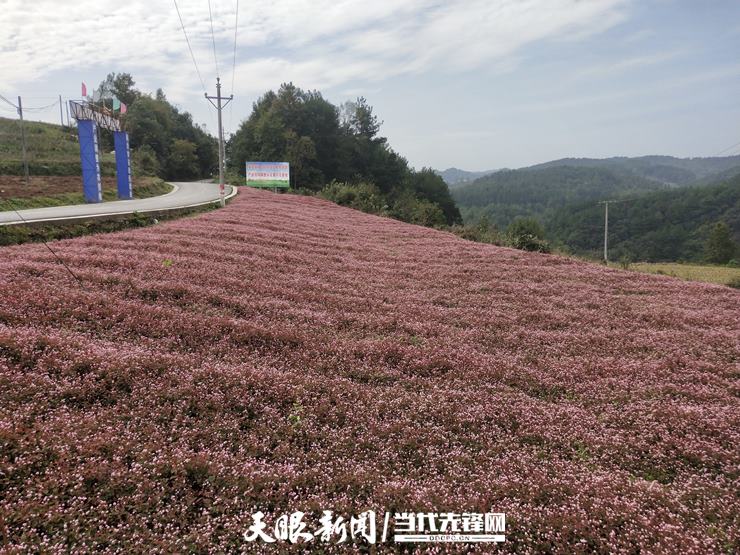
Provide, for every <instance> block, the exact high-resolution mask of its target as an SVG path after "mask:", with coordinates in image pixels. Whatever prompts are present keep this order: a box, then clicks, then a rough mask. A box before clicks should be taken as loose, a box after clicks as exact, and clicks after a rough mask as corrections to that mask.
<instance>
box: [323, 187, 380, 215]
mask: <svg viewBox="0 0 740 555" xmlns="http://www.w3.org/2000/svg"><path fill="white" fill-rule="evenodd" d="M319 196H320V197H322V198H325V199H326V200H330V201H332V202H335V203H337V204H339V205H341V206H348V207H349V208H354V209H356V210H361V211H363V212H369V213H370V214H380V213H382V212H383V208H384V206H385V201H384V199H383V195H382V194H381V192H380V190H379V189H378V188H377V187H376V186H375V185H373V184H371V183H357V184H350V183H340V182H338V181H332V182H331V183H329V185H327V186H326V187H324V188H323V189H322V190H321V192H319Z"/></svg>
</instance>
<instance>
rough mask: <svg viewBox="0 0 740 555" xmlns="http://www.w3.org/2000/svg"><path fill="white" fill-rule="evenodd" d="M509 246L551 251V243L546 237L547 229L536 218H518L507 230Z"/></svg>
mask: <svg viewBox="0 0 740 555" xmlns="http://www.w3.org/2000/svg"><path fill="white" fill-rule="evenodd" d="M507 235H508V238H509V246H511V247H514V248H515V249H520V250H523V251H532V252H544V253H549V252H550V243H548V242H547V240H546V239H545V230H544V229H543V228H542V225H541V224H540V223H539V222H538V221H537V220H536V219H534V218H517V219H516V220H514V221H513V222H512V223H511V225H510V226H509V229H508V230H507Z"/></svg>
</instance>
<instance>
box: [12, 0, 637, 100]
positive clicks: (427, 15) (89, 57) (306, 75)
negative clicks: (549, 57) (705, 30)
mask: <svg viewBox="0 0 740 555" xmlns="http://www.w3.org/2000/svg"><path fill="white" fill-rule="evenodd" d="M627 3H628V0H589V1H583V0H447V1H445V2H440V1H439V0H405V1H399V0H375V1H373V2H367V1H363V0H314V1H311V2H308V1H303V2H300V1H297V0H256V1H252V2H242V4H241V6H240V11H241V13H240V26H239V44H238V69H237V77H236V91H237V93H242V94H244V93H255V92H261V91H263V90H265V88H268V87H274V86H275V85H277V84H279V83H280V82H282V81H287V80H292V81H294V82H296V83H297V84H300V85H301V86H305V87H317V88H323V87H331V86H340V85H342V86H356V85H357V83H358V82H360V83H364V82H378V81H382V80H383V79H385V78H387V77H390V76H396V75H403V74H418V73H423V72H429V71H442V72H455V71H457V70H470V69H475V68H480V67H484V66H491V65H492V66H497V65H498V66H500V65H506V64H507V63H512V62H511V60H515V59H517V51H518V50H520V49H521V48H522V47H524V46H526V45H527V44H529V43H532V42H535V41H541V40H547V39H564V38H568V37H573V36H578V37H580V36H581V35H582V34H584V33H591V32H598V31H600V30H601V29H603V28H604V26H608V25H613V24H615V23H616V22H618V21H620V19H621V18H623V17H624V12H625V7H626V4H627ZM60 4H61V2H59V1H58V0H36V1H34V2H28V1H27V0H5V1H4V2H3V8H2V10H1V11H0V29H2V30H3V33H2V34H1V35H0V86H2V87H10V86H11V85H16V84H18V83H30V82H32V81H37V80H43V79H44V77H45V76H47V75H49V74H50V73H51V72H53V71H59V70H70V69H80V68H85V67H95V68H100V67H110V68H111V69H117V70H119V71H130V72H131V73H132V74H134V76H135V77H137V78H138V80H139V81H140V82H143V83H147V84H149V82H150V81H152V82H153V83H151V84H152V85H153V86H161V87H163V88H164V89H165V90H166V91H167V92H168V94H169V95H170V96H171V97H172V98H173V99H175V100H182V99H184V98H186V97H189V96H190V95H192V94H195V93H200V90H201V88H202V87H201V86H200V83H199V82H198V79H197V77H196V76H195V70H194V69H193V66H192V62H191V60H190V54H189V53H188V51H187V47H186V44H185V40H184V37H183V35H182V30H181V28H180V23H179V20H178V18H177V14H176V12H175V8H174V5H173V4H172V3H171V2H169V1H167V0H160V1H147V2H144V1H141V0H130V1H128V2H126V3H121V2H119V1H113V0H79V1H77V2H75V3H74V5H73V6H70V7H65V8H61V7H60ZM64 4H67V2H64ZM178 5H179V6H180V11H181V13H182V17H183V20H184V21H185V26H186V29H187V31H188V34H189V36H190V39H191V44H192V46H193V50H194V52H195V56H196V59H197V60H198V64H199V66H200V69H201V73H202V74H203V78H204V79H205V80H206V81H207V83H206V84H207V85H209V86H210V81H211V79H212V76H214V75H215V65H214V62H213V52H212V46H211V36H210V23H209V19H208V7H207V4H206V2H204V1H201V0H180V1H179V2H178ZM212 5H213V7H214V11H215V13H214V16H215V20H214V27H215V32H216V37H217V47H218V48H217V50H218V56H219V65H220V67H221V71H222V74H223V75H224V81H225V83H227V84H228V85H229V86H230V80H231V79H230V71H231V59H232V48H233V43H232V41H233V33H234V29H233V24H234V8H235V1H234V0H212ZM142 75H143V76H144V77H143V78H142ZM98 77H101V76H98Z"/></svg>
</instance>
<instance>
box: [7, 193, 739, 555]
mask: <svg viewBox="0 0 740 555" xmlns="http://www.w3.org/2000/svg"><path fill="white" fill-rule="evenodd" d="M53 246H54V248H55V250H56V251H57V253H58V255H59V256H60V257H61V258H62V259H63V260H65V261H66V263H67V264H68V265H69V267H70V269H71V270H72V271H74V273H75V274H76V275H77V276H79V278H80V279H81V280H82V285H81V286H80V285H78V284H77V282H76V281H75V280H74V279H73V278H72V277H71V276H70V275H69V274H68V273H67V272H66V271H65V270H64V268H61V267H60V265H59V264H58V262H57V261H56V259H55V258H54V257H53V256H52V255H51V254H50V253H49V252H48V251H47V250H46V249H45V248H44V246H43V245H30V244H29V245H22V246H16V247H6V248H2V249H0V250H1V251H2V255H1V256H0V298H2V299H4V302H3V303H2V305H0V445H2V449H0V470H2V472H1V473H0V484H2V491H3V502H2V504H0V519H1V520H2V522H3V523H4V532H3V535H4V539H5V542H6V543H5V546H6V547H7V548H8V549H11V550H12V549H17V550H23V551H29V550H30V551H38V550H43V549H47V550H49V551H71V550H75V549H76V550H80V551H101V550H105V549H109V548H111V546H115V548H116V549H119V550H121V551H131V550H135V551H155V550H161V551H166V552H184V551H219V552H233V551H239V550H241V549H255V550H259V549H260V548H264V545H255V544H245V542H244V539H243V536H242V535H243V533H244V532H245V531H246V530H247V527H248V526H250V525H251V524H252V516H251V515H252V513H254V512H255V511H257V510H261V511H263V512H264V513H265V520H266V522H268V523H270V524H271V525H272V524H273V523H274V522H275V519H276V518H277V516H279V515H280V514H283V513H291V512H293V511H298V510H302V511H305V512H306V513H307V516H306V520H307V521H308V523H309V527H310V529H312V530H315V527H316V525H317V522H316V521H317V519H318V517H319V516H321V513H320V511H322V510H332V511H335V514H336V515H338V516H339V515H341V516H344V517H345V518H349V516H350V515H356V514H359V513H360V512H362V511H366V510H368V509H372V510H374V511H377V512H378V519H379V520H378V522H379V526H381V527H382V518H383V515H384V512H385V511H420V510H423V511H436V512H443V511H454V512H457V513H459V512H465V511H473V512H487V511H491V510H494V511H499V512H505V513H506V522H507V529H506V539H507V541H506V543H504V544H502V546H501V547H502V550H504V551H515V550H516V551H533V552H538V551H547V550H553V549H554V548H555V546H557V549H559V550H562V551H565V552H575V551H578V550H582V549H586V550H589V551H595V552H621V551H624V552H628V551H641V552H653V553H655V552H669V551H681V552H689V551H691V550H692V549H694V548H695V546H696V543H695V542H696V538H700V539H701V549H702V550H706V551H709V552H720V551H722V550H724V551H728V552H731V551H737V550H738V549H739V548H740V544H738V538H740V529H738V520H737V514H738V511H739V510H740V506H739V505H738V499H737V491H738V490H739V489H740V479H739V478H738V474H737V471H736V470H737V467H738V464H740V456H739V455H738V451H737V448H736V446H737V445H738V443H739V442H740V432H739V431H738V430H740V421H739V420H738V415H739V414H740V401H739V400H738V397H737V396H736V395H735V394H734V389H733V388H734V387H735V385H736V378H737V368H736V362H737V360H738V359H739V358H740V350H739V349H738V342H737V339H738V337H739V336H740V323H739V322H738V319H737V314H738V312H740V294H738V292H737V291H734V290H731V289H729V288H726V287H720V286H713V285H705V284H696V283H685V282H681V281H678V280H675V279H671V278H666V277H659V276H648V275H644V274H637V273H631V272H624V271H619V270H611V269H606V268H602V267H599V266H596V265H591V264H586V263H581V262H578V261H574V260H570V259H567V258H562V257H558V256H547V255H541V254H530V253H524V252H521V251H515V250H511V249H506V248H500V247H495V246H492V245H485V244H480V243H473V242H468V241H464V240H461V239H458V238H456V237H455V236H453V235H451V234H449V233H445V232H441V231H436V230H433V229H428V228H423V227H418V226H413V225H408V224H405V223H402V222H399V221H395V220H391V219H386V218H380V217H376V216H372V215H368V214H364V213H360V212H357V211H354V210H350V209H347V208H342V207H338V206H336V205H334V204H331V203H329V202H327V201H324V200H320V199H316V198H310V197H301V196H295V195H275V194H272V193H268V192H260V191H254V190H242V192H241V194H240V195H239V196H238V197H237V199H236V200H235V201H234V202H233V204H231V205H229V206H228V207H227V208H225V209H221V210H217V211H214V212H210V213H208V214H205V215H202V216H199V217H195V218H188V219H182V220H177V221H172V222H168V223H166V224H160V225H157V226H154V227H150V228H141V229H137V230H130V231H126V232H121V233H113V234H107V235H97V236H89V237H85V238H80V239H74V240H66V241H60V242H55V243H54V245H53ZM381 529H382V528H381ZM615 530H618V532H617V533H613V531H615ZM687 530H690V531H691V533H687V532H686V531H687ZM379 534H380V532H379ZM313 545H316V544H315V543H314V544H313ZM389 546H390V548H392V547H393V544H389V545H388V546H386V547H389ZM277 547H278V548H280V547H287V546H286V545H285V544H277ZM299 547H300V546H299ZM335 547H336V549H334V548H332V547H331V546H329V547H328V548H327V550H326V552H327V553H330V552H341V551H342V550H343V548H341V547H337V546H335ZM357 547H358V548H362V547H363V546H362V545H359V546H357ZM378 547H381V546H378ZM445 550H448V551H450V552H453V551H457V550H459V546H451V547H448V548H445V547H443V549H442V551H445ZM472 551H473V552H475V551H476V550H475V549H473V550H472ZM482 551H485V550H482Z"/></svg>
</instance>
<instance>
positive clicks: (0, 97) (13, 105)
mask: <svg viewBox="0 0 740 555" xmlns="http://www.w3.org/2000/svg"><path fill="white" fill-rule="evenodd" d="M0 100H3V101H5V102H7V103H8V104H10V105H11V106H12V107H13V108H15V109H16V110H17V109H18V106H16V105H15V103H13V102H11V101H10V100H8V99H7V98H5V97H4V96H3V95H1V94H0Z"/></svg>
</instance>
